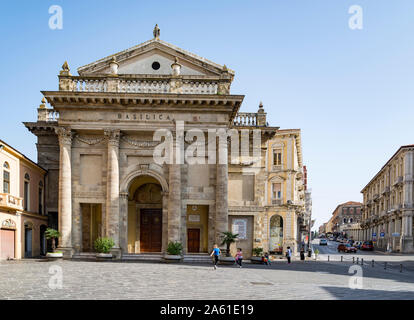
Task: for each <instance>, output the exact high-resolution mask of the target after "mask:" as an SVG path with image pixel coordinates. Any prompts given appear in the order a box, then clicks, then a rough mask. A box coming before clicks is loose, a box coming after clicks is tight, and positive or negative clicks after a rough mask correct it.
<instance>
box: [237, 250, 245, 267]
mask: <svg viewBox="0 0 414 320" xmlns="http://www.w3.org/2000/svg"><path fill="white" fill-rule="evenodd" d="M235 258H236V263H237V264H238V265H239V268H241V267H242V262H243V252H242V249H241V248H239V249H237V253H236V256H235Z"/></svg>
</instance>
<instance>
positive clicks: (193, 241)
mask: <svg viewBox="0 0 414 320" xmlns="http://www.w3.org/2000/svg"><path fill="white" fill-rule="evenodd" d="M187 241H188V252H200V229H188V230H187Z"/></svg>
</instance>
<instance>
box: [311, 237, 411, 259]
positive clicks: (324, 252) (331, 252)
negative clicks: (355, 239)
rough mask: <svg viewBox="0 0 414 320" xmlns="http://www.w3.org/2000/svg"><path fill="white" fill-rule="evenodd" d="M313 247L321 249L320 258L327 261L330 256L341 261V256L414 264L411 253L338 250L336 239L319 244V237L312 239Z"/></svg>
mask: <svg viewBox="0 0 414 320" xmlns="http://www.w3.org/2000/svg"><path fill="white" fill-rule="evenodd" d="M312 245H313V249H314V250H316V249H318V250H319V257H318V260H321V261H327V260H328V256H329V260H330V261H341V256H342V257H343V258H344V260H347V259H349V260H351V259H352V257H355V259H356V258H359V259H364V260H365V261H366V262H368V261H372V260H373V259H374V261H379V262H383V261H388V262H390V263H391V262H395V263H398V262H401V261H405V262H407V263H408V264H409V265H411V264H414V255H410V254H396V253H392V254H389V253H385V252H378V251H363V250H358V251H357V253H344V252H338V249H337V248H338V245H339V242H336V241H329V240H328V245H327V246H325V245H322V246H321V245H319V239H314V240H313V241H312Z"/></svg>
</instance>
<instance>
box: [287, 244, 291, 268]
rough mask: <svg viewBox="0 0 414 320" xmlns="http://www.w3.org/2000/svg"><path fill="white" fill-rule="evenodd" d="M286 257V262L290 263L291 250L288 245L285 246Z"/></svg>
mask: <svg viewBox="0 0 414 320" xmlns="http://www.w3.org/2000/svg"><path fill="white" fill-rule="evenodd" d="M286 258H287V261H288V264H290V259H291V258H292V250H291V249H290V247H287V250H286Z"/></svg>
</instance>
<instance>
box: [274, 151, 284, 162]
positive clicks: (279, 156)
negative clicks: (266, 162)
mask: <svg viewBox="0 0 414 320" xmlns="http://www.w3.org/2000/svg"><path fill="white" fill-rule="evenodd" d="M273 165H274V166H280V165H282V150H281V149H275V150H273Z"/></svg>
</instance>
